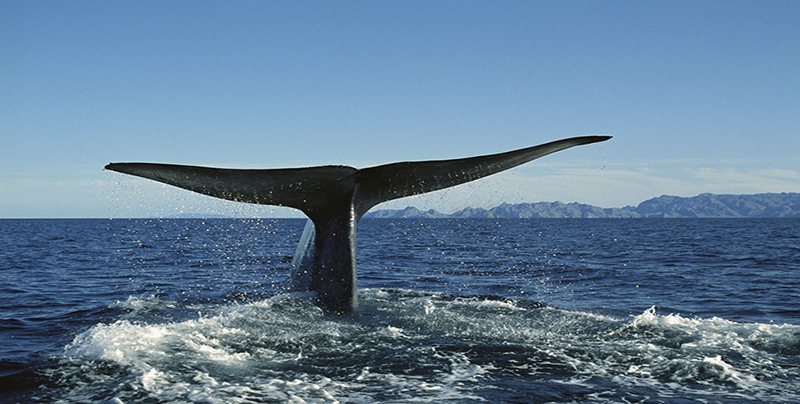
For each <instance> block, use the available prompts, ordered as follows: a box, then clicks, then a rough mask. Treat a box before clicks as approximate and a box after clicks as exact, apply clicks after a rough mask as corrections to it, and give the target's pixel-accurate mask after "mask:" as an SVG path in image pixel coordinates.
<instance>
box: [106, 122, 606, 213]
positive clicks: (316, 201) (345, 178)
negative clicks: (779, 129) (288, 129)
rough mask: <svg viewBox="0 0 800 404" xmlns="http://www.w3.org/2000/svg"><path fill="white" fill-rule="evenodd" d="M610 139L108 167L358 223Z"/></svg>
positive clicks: (223, 195) (207, 192) (217, 194)
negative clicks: (353, 160) (406, 157)
mask: <svg viewBox="0 0 800 404" xmlns="http://www.w3.org/2000/svg"><path fill="white" fill-rule="evenodd" d="M610 138H611V137H610V136H584V137H575V138H569V139H563V140H558V141H554V142H550V143H545V144H542V145H539V146H533V147H528V148H525V149H519V150H514V151H510V152H506V153H498V154H491V155H485V156H478V157H470V158H463V159H453V160H436V161H419V162H402V163H392V164H385V165H380V166H375V167H369V168H364V169H360V170H359V169H356V168H353V167H347V166H317V167H305V168H287V169H268V170H247V169H223V168H210V167H197V166H184V165H174V164H152V163H111V164H108V165H107V166H106V167H105V168H106V169H108V170H111V171H117V172H120V173H125V174H130V175H135V176H139V177H143V178H148V179H151V180H155V181H159V182H163V183H165V184H169V185H173V186H176V187H179V188H184V189H188V190H190V191H194V192H197V193H201V194H204V195H209V196H213V197H216V198H222V199H228V200H232V201H237V202H245V203H254V204H263V205H275V206H288V207H292V208H296V209H299V210H301V211H303V212H304V213H305V214H306V215H308V217H309V218H311V219H312V220H314V222H317V221H318V220H325V218H326V217H328V216H331V215H335V214H337V213H339V211H340V210H341V209H352V210H353V214H354V217H355V219H356V221H358V219H360V218H361V216H363V215H364V214H365V213H366V212H367V211H368V210H369V209H370V208H372V207H373V206H375V205H377V204H379V203H382V202H386V201H389V200H393V199H398V198H404V197H407V196H412V195H419V194H423V193H426V192H432V191H436V190H440V189H444V188H449V187H453V186H456V185H459V184H463V183H466V182H470V181H474V180H477V179H479V178H483V177H486V176H489V175H492V174H495V173H499V172H501V171H505V170H508V169H510V168H513V167H516V166H518V165H521V164H524V163H527V162H529V161H531V160H534V159H537V158H539V157H543V156H546V155H548V154H551V153H555V152H557V151H560V150H564V149H568V148H570V147H574V146H579V145H584V144H589V143H596V142H602V141H605V140H608V139H610Z"/></svg>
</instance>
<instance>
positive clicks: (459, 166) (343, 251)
mask: <svg viewBox="0 0 800 404" xmlns="http://www.w3.org/2000/svg"><path fill="white" fill-rule="evenodd" d="M610 138H611V137H610V136H583V137H574V138H569V139H563V140H557V141H554V142H550V143H545V144H541V145H538V146H533V147H528V148H524V149H519V150H514V151H510V152H506V153H498V154H491V155H485V156H477V157H469V158H463V159H453V160H432V161H418V162H401V163H392V164H385V165H380V166H375V167H369V168H363V169H356V168H353V167H348V166H333V165H332V166H318V167H305V168H286V169H267V170H247V169H223V168H211V167H197V166H185V165H174V164H153V163H111V164H108V165H107V166H106V167H105V168H106V169H108V170H112V171H117V172H120V173H125V174H130V175H135V176H139V177H143V178H148V179H151V180H155V181H159V182H163V183H165V184H169V185H173V186H176V187H179V188H184V189H188V190H190V191H194V192H197V193H201V194H204V195H210V196H213V197H216V198H222V199H228V200H232V201H237V202H245V203H255V204H263V205H275V206H287V207H292V208H296V209H299V210H301V211H302V212H303V213H305V214H306V215H307V216H308V218H309V221H308V222H307V223H306V227H305V230H304V231H303V235H302V236H301V239H300V244H299V245H298V247H297V251H296V253H295V255H294V258H293V262H292V270H291V274H290V276H289V285H290V287H291V289H292V290H294V291H310V292H314V293H315V296H316V304H317V305H319V306H320V307H322V308H323V309H324V310H326V311H328V312H332V313H346V312H350V311H352V310H353V309H355V308H356V307H357V305H358V299H357V286H356V280H357V276H356V226H357V224H358V222H359V220H360V219H361V217H362V216H364V214H365V213H367V211H368V210H369V209H370V208H372V207H373V206H375V205H377V204H379V203H382V202H386V201H390V200H393V199H398V198H404V197H407V196H413V195H419V194H422V193H426V192H431V191H436V190H440V189H444V188H449V187H452V186H455V185H459V184H463V183H466V182H470V181H474V180H477V179H479V178H483V177H486V176H489V175H492V174H496V173H499V172H501V171H505V170H508V169H510V168H513V167H516V166H518V165H521V164H524V163H527V162H529V161H531V160H534V159H537V158H539V157H543V156H546V155H548V154H551V153H555V152H557V151H560V150H564V149H568V148H570V147H573V146H579V145H585V144H589V143H596V142H602V141H605V140H608V139H610Z"/></svg>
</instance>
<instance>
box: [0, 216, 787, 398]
mask: <svg viewBox="0 0 800 404" xmlns="http://www.w3.org/2000/svg"><path fill="white" fill-rule="evenodd" d="M303 225H304V221H303V220H292V219H285V220H255V219H251V220H240V219H215V220H199V219H171V220H129V219H114V220H0V242H1V243H2V245H3V249H2V250H0V307H1V308H0V341H2V344H0V402H4V403H5V402H9V403H54V402H55V403H85V402H105V403H191V402H210V403H283V402H290V403H316V402H324V403H335V402H341V403H374V402H393V403H406V402H437V403H439V402H448V403H480V402H497V403H578V402H580V403H762V402H771V403H795V402H800V220H794V219H774V220H770V219H763V220H762V219H686V220H683V219H632V220H628V219H608V220H606V219H597V220H595V219H575V220H572V219H550V220H546V219H539V220H537V219H534V220H494V219H491V220H489V219H487V220H481V219H462V220H458V219H423V220H411V219H407V220H381V219H373V220H363V221H362V223H361V224H360V225H359V234H358V237H359V238H358V249H359V250H358V265H359V302H360V306H359V310H358V312H357V313H355V314H353V315H349V316H342V317H337V316H331V315H326V314H324V313H322V312H321V311H320V310H319V309H318V308H316V307H315V306H313V305H312V304H310V303H309V301H308V299H307V296H303V295H299V294H287V293H285V291H284V290H283V289H282V287H283V281H284V279H285V277H286V275H287V273H288V270H289V267H290V265H291V257H292V254H293V253H294V249H295V246H296V243H297V240H298V239H299V237H300V233H301V232H302V229H303Z"/></svg>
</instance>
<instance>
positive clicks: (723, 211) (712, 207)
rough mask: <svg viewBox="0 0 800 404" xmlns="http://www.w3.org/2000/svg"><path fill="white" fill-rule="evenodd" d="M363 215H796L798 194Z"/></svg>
mask: <svg viewBox="0 0 800 404" xmlns="http://www.w3.org/2000/svg"><path fill="white" fill-rule="evenodd" d="M364 217H366V218H392V219H394V218H513V219H524V218H655V217H663V218H696V217H704V218H711V217H724V218H734V217H742V218H744V217H751V218H755V217H763V218H766V217H770V218H784V217H798V218H800V193H780V194H755V195H715V194H700V195H697V196H693V197H690V198H683V197H679V196H669V195H663V196H659V197H657V198H653V199H648V200H646V201H644V202H642V203H640V204H639V205H638V206H636V207H634V206H626V207H624V208H599V207H597V206H592V205H587V204H582V203H577V202H573V203H562V202H536V203H518V204H513V205H512V204H502V205H500V206H497V207H494V208H491V209H488V210H487V209H480V208H478V209H475V208H466V209H464V210H461V211H458V212H455V213H453V214H449V215H448V214H444V213H441V212H437V211H435V210H428V211H421V210H419V209H417V208H413V207H407V208H405V209H402V210H378V211H375V212H370V213H367V214H366V215H365V216H364Z"/></svg>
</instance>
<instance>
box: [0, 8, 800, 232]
mask: <svg viewBox="0 0 800 404" xmlns="http://www.w3.org/2000/svg"><path fill="white" fill-rule="evenodd" d="M798 21H800V1H795V0H791V1H780V0H771V1H730V0H726V1H643V0H637V1H481V2H474V1H463V0H459V1H364V2H360V1H246V2H245V1H208V2H205V1H109V2H99V1H70V2H66V1H17V0H6V1H2V2H0V55H2V57H1V58H0V138H2V142H1V143H0V217H6V218H11V217H121V216H146V215H157V214H174V213H176V212H185V213H188V212H194V211H203V210H204V209H206V210H207V209H211V210H213V211H218V213H222V214H232V213H231V211H233V214H241V215H265V214H278V215H282V214H283V212H284V211H282V210H280V209H277V210H275V209H271V208H261V210H258V209H251V208H250V207H243V208H239V207H235V206H232V205H235V204H232V203H230V204H229V203H218V202H209V198H207V197H202V196H195V195H191V194H190V193H189V192H186V191H179V190H175V189H171V188H169V187H166V186H162V185H159V184H156V183H153V182H148V181H145V180H138V179H134V178H132V177H126V176H124V175H121V174H117V173H112V172H107V171H104V170H103V166H104V165H105V164H107V163H108V162H112V161H113V162H124V161H145V162H161V163H177V164H192V165H210V166H223V167H236V168H245V167H247V168H277V167H298V166H308V165H322V164H346V165H352V166H355V167H365V166H370V165H376V164H382V163H389V162H395V161H408V160H425V159H443V158H457V157H467V156H472V155H479V154H487V153H495V152H502V151H507V150H511V149H516V148H521V147H526V146H530V145H535V144H539V143H544V142H547V141H551V140H555V139H560V138H565V137H572V136H581V135H587V134H610V135H613V136H614V138H613V139H612V140H610V141H608V142H605V143H603V144H601V145H590V146H583V147H580V148H574V149H570V150H567V151H564V152H560V153H558V154H555V155H552V156H548V157H545V158H543V159H541V160H537V161H534V162H532V163H529V164H527V165H525V166H523V167H520V168H517V169H514V170H512V171H510V172H508V173H504V174H500V175H498V176H496V177H494V178H489V179H487V180H483V181H481V182H480V183H478V184H474V185H467V186H462V187H460V188H459V189H456V190H453V191H445V193H444V194H433V195H432V196H428V197H423V198H417V199H416V200H401V201H399V202H398V203H395V204H394V205H392V204H387V205H380V206H379V208H389V207H399V206H405V205H408V204H411V205H416V206H418V207H420V208H435V209H440V210H443V211H453V210H456V209H460V208H463V207H466V206H481V207H489V206H493V205H496V204H499V203H501V202H511V203H517V202H535V201H556V200H559V201H562V202H573V201H577V202H583V203H590V204H594V205H599V206H603V207H618V206H624V205H636V204H638V203H639V202H641V201H643V200H645V199H649V198H651V197H655V196H659V195H662V194H670V195H679V196H693V195H696V194H699V193H702V192H712V193H761V192H800V45H798V44H800V28H798Z"/></svg>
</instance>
